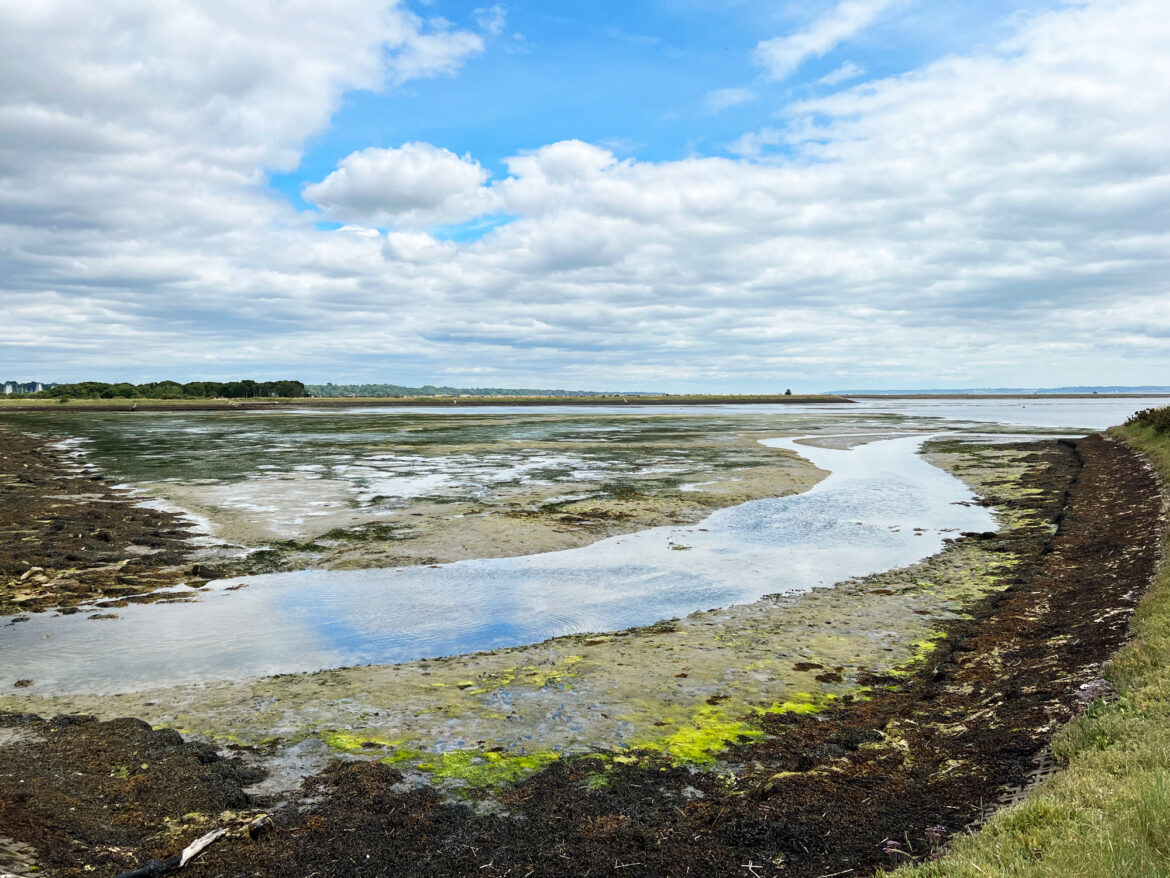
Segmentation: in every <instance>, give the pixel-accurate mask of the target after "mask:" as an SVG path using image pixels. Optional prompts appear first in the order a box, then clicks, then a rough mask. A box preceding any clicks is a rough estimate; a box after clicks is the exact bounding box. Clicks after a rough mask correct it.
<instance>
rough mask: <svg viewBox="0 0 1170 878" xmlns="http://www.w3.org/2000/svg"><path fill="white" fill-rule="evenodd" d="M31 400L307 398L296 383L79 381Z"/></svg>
mask: <svg viewBox="0 0 1170 878" xmlns="http://www.w3.org/2000/svg"><path fill="white" fill-rule="evenodd" d="M28 396H29V397H32V398H34V399H38V398H39V399H252V398H253V397H271V396H277V397H302V396H308V393H307V392H306V391H305V385H304V384H302V383H301V382H300V381H252V380H251V379H244V380H243V381H188V382H187V383H186V384H180V383H179V382H178V381H148V382H147V383H145V384H130V383H128V382H125V381H123V382H121V383H119V384H107V383H105V382H103V381H80V382H78V383H76V384H54V385H53V386H52V387H50V388H48V389H47V390H43V391H41V392H40V393H30V394H28Z"/></svg>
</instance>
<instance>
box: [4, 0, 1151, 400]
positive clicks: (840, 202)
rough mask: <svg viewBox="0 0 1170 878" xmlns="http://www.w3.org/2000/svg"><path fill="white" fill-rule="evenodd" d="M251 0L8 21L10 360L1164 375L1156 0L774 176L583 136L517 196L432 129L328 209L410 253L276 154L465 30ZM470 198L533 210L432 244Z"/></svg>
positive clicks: (813, 103) (797, 127) (790, 115)
mask: <svg viewBox="0 0 1170 878" xmlns="http://www.w3.org/2000/svg"><path fill="white" fill-rule="evenodd" d="M237 6H238V4H237ZM237 6H230V7H229V6H227V5H226V4H224V5H223V6H222V7H221V6H216V5H214V4H209V3H203V4H199V5H198V6H192V7H191V8H190V9H188V10H187V11H186V15H187V16H188V18H189V19H190V21H187V20H184V21H183V22H182V23H181V26H180V24H176V23H175V22H174V21H172V20H170V19H167V20H166V22H165V23H167V26H166V27H164V26H163V24H164V19H162V18H160V17H159V16H157V15H156V14H155V10H156V8H157V6H156V5H151V4H145V3H143V4H141V5H138V4H132V3H130V2H129V0H117V2H112V3H110V4H102V5H101V6H100V7H99V6H97V5H95V4H81V3H78V4H77V5H76V6H65V5H60V4H57V5H53V4H49V3H45V4H40V3H38V4H19V5H16V4H9V5H7V6H3V7H0V10H2V12H0V15H2V16H3V20H0V40H4V41H5V45H3V46H0V50H2V51H0V86H2V88H0V128H2V133H3V136H2V137H0V226H2V231H3V234H4V240H5V247H4V248H3V249H2V250H0V278H2V280H0V295H2V296H3V302H4V310H3V316H4V324H5V332H4V333H3V334H0V357H2V358H4V360H5V362H7V363H8V364H9V367H8V368H9V370H10V371H13V374H14V376H15V374H16V373H19V374H28V375H30V377H31V376H32V375H33V374H34V373H35V374H36V375H39V376H40V377H42V379H51V378H54V377H59V378H69V377H81V376H82V374H85V373H89V374H95V375H98V377H101V375H103V374H104V375H111V377H116V376H115V375H112V374H111V371H110V365H109V364H110V363H111V362H114V363H117V364H118V368H117V374H118V375H124V376H127V377H141V378H143V379H145V378H148V377H150V376H151V375H152V374H157V369H158V368H159V367H158V364H159V363H161V362H173V363H175V364H176V369H177V370H179V371H180V374H183V373H185V374H188V375H190V374H196V373H198V374H223V373H224V372H225V371H229V372H239V371H241V370H243V369H249V370H255V369H256V368H257V366H263V367H265V368H271V369H274V370H279V371H289V372H290V373H291V372H295V373H297V374H300V375H304V376H306V377H307V378H312V377H320V378H326V377H344V376H345V375H358V374H360V375H364V376H368V377H370V378H381V379H383V380H392V379H395V378H401V379H403V380H408V379H412V378H417V379H425V378H427V377H428V376H433V375H435V374H439V372H440V370H442V369H453V370H460V369H469V368H475V369H482V370H487V371H484V372H480V373H477V374H479V375H481V376H484V377H481V378H479V379H477V382H476V383H499V384H519V385H522V386H532V385H534V384H540V385H549V384H560V385H566V386H587V387H611V386H625V387H639V386H641V387H647V388H658V387H666V388H667V389H672V388H673V389H683V388H684V387H686V386H688V385H691V386H703V387H712V388H719V387H725V388H743V389H751V388H759V389H767V388H768V387H771V386H772V384H771V382H773V380H774V379H776V380H779V378H782V379H783V380H782V383H781V384H780V386H789V385H795V386H796V387H798V388H802V387H825V386H832V385H835V384H841V383H850V384H857V383H862V384H864V383H879V384H880V383H886V384H891V383H897V384H903V383H906V381H907V380H910V381H914V379H915V378H916V376H923V375H924V374H926V375H929V376H930V377H937V378H939V379H940V381H942V382H944V383H945V382H957V383H966V384H976V385H985V384H1022V385H1028V384H1032V383H1050V384H1056V383H1097V382H1100V381H1108V382H1110V383H1113V382H1116V383H1148V382H1149V380H1150V376H1151V375H1154V374H1158V373H1159V372H1158V370H1164V366H1165V363H1166V362H1167V357H1168V356H1170V323H1167V319H1168V318H1166V317H1165V316H1164V314H1165V313H1166V309H1165V307H1164V305H1165V302H1166V301H1167V298H1168V296H1170V290H1167V281H1166V278H1167V277H1170V255H1168V254H1170V162H1168V161H1167V157H1166V149H1165V137H1164V131H1163V130H1162V129H1163V127H1164V126H1163V123H1162V121H1161V120H1163V119H1165V118H1168V117H1170V90H1168V89H1166V87H1165V86H1164V83H1165V82H1167V81H1170V57H1168V56H1167V54H1166V53H1165V51H1164V46H1165V45H1166V44H1167V42H1168V41H1170V21H1168V20H1167V18H1166V16H1164V15H1162V14H1161V12H1162V3H1161V0H1128V2H1122V0H1098V2H1093V3H1088V4H1080V5H1076V6H1069V7H1062V8H1060V9H1058V10H1055V11H1051V12H1046V13H1043V14H1040V15H1037V16H1035V17H1034V18H1032V19H1031V20H1028V21H1025V22H1023V23H1022V24H1021V25H1020V27H1019V30H1018V32H1017V33H1016V34H1015V35H1014V36H1013V37H1012V39H1011V40H1010V41H1008V42H1007V43H1005V44H1004V45H1002V46H1000V47H997V48H995V49H994V50H990V51H987V52H983V53H980V54H976V55H971V56H967V57H961V56H956V57H950V58H947V59H944V60H941V61H939V62H937V63H934V64H931V65H929V66H927V67H924V68H922V69H920V70H917V71H913V72H911V73H908V74H906V75H903V76H898V77H892V78H887V79H881V80H871V81H868V82H865V83H862V84H858V85H854V86H853V87H852V88H848V89H846V90H843V91H839V92H836V93H834V94H830V95H827V96H825V97H822V98H817V99H812V100H806V101H802V102H799V103H796V104H792V105H790V106H788V107H787V108H785V109H784V110H783V112H782V113H781V114H780V116H779V117H778V118H777V119H776V120H775V121H774V124H773V125H772V126H771V127H770V128H769V129H766V130H763V131H757V132H752V133H751V137H750V138H745V139H743V142H742V144H741V145H742V146H743V149H742V153H743V154H744V155H747V156H754V158H737V159H732V158H717V157H701V156H696V157H692V158H688V159H685V160H680V161H661V162H649V161H641V162H640V161H634V160H631V159H625V160H620V159H618V158H617V157H616V156H615V155H614V154H613V153H612V152H611V151H609V150H607V149H605V148H603V147H601V146H598V145H595V144H589V143H585V142H582V141H576V140H568V141H562V142H559V143H553V144H548V145H545V146H543V147H540V148H538V149H534V150H531V151H528V152H524V153H520V154H517V155H515V156H513V157H511V158H510V159H508V160H507V162H506V170H505V172H503V173H502V174H500V175H498V176H497V178H495V179H492V178H490V177H488V175H487V174H486V171H485V169H484V168H483V167H481V166H480V165H479V164H478V163H477V162H476V160H475V159H474V158H472V157H469V156H458V155H455V154H454V153H452V152H450V151H448V150H446V149H444V148H443V147H442V145H429V144H406V145H404V146H401V147H398V148H397V149H392V150H381V149H379V150H361V151H359V152H357V153H354V154H353V155H350V156H348V157H346V158H345V159H343V160H342V161H341V162H340V163H339V166H338V168H337V170H336V171H335V172H334V173H333V174H331V175H329V176H328V177H326V178H325V179H324V180H321V181H319V182H318V183H315V184H313V186H311V187H309V188H308V189H306V195H307V196H311V197H313V198H314V199H316V200H317V203H319V204H321V205H322V210H324V211H328V212H329V215H330V216H334V217H336V218H337V219H338V220H339V221H341V222H350V223H354V224H357V225H362V226H370V225H384V226H388V227H390V231H389V233H387V234H371V233H370V231H369V230H368V229H364V230H359V229H354V228H348V229H342V230H338V231H320V230H318V229H316V228H315V222H314V221H315V220H316V219H317V218H319V215H317V214H313V213H308V212H303V213H298V212H296V211H295V210H293V209H292V208H291V207H290V206H288V205H287V204H285V203H284V202H282V201H280V200H278V199H276V198H274V197H272V196H271V195H269V194H268V193H267V192H266V190H265V188H264V175H265V169H266V168H272V167H276V166H280V165H282V164H283V166H286V167H287V166H289V164H290V163H292V162H295V160H296V155H297V153H298V151H299V149H300V145H301V143H303V140H304V138H305V137H307V136H309V134H310V133H311V132H312V131H314V130H317V128H318V127H319V126H320V125H321V124H323V120H324V119H326V118H327V117H328V114H329V113H330V112H331V109H332V108H333V107H335V106H336V101H337V99H338V97H339V95H340V94H341V93H342V92H343V91H345V90H346V89H351V88H367V87H369V88H372V87H378V86H379V85H381V84H385V83H392V82H393V81H394V78H395V75H396V74H395V73H394V72H393V70H392V69H391V68H390V67H388V66H387V65H388V63H389V62H388V61H387V56H389V58H390V59H391V60H392V59H393V58H394V57H396V54H395V53H396V52H398V51H400V50H401V48H402V47H404V46H405V45H406V44H407V42H409V38H410V34H412V33H420V34H426V35H429V36H432V37H435V38H439V37H440V36H441V35H442V34H445V33H449V32H451V33H453V32H454V31H451V30H450V29H447V30H442V29H438V30H436V29H434V27H433V26H431V25H428V24H426V23H425V22H421V21H419V20H418V19H416V18H413V17H412V16H410V15H409V14H407V13H406V12H405V11H404V10H403V9H401V8H400V7H396V6H392V7H389V8H386V7H384V6H383V5H381V4H373V3H371V4H364V3H359V2H357V0H350V2H349V5H348V6H346V7H345V9H344V10H343V13H344V14H343V15H342V14H338V13H337V12H336V11H335V10H336V8H337V7H330V8H329V9H328V10H327V11H323V12H321V13H320V14H319V15H318V16H317V17H316V18H313V20H311V21H308V22H299V21H297V22H290V21H287V20H286V18H287V17H285V16H279V15H276V14H275V13H272V11H271V10H270V9H269V8H268V7H267V6H265V5H263V4H258V5H247V6H244V7H239V8H238V9H237ZM184 8H185V7H184ZM312 8H313V7H307V9H309V10H310V12H306V15H309V16H310V17H312V15H313V13H311V9H312ZM208 10H212V11H211V12H209V11H208ZM270 13H271V14H270ZM208 16H212V17H213V18H214V20H215V22H216V25H215V26H210V25H208V26H206V27H203V28H201V27H200V26H199V24H198V23H199V21H201V20H203V19H205V18H207V17H208ZM215 16H218V18H215ZM266 16H268V17H266ZM74 19H77V21H76V22H75V21H74ZM233 28H234V30H233ZM87 29H88V30H89V31H92V32H93V33H96V34H98V35H99V36H100V37H101V39H92V40H91V39H88V38H85V37H84V34H85V32H86V31H87ZM172 31H173V33H172ZM233 33H236V34H240V35H244V34H246V35H248V36H249V38H250V40H244V39H243V36H241V37H240V38H239V39H238V40H233V39H231V38H229V37H230V36H231V34H233ZM189 40H196V44H195V45H192V46H189V47H188V44H187V41H189ZM266 41H270V42H271V45H269V43H268V42H266ZM318 41H319V42H320V47H319V48H316V49H313V47H314V46H316V45H317V43H318ZM58 43H59V44H60V45H58ZM237 43H239V45H237ZM245 44H247V45H245ZM130 47H133V48H130ZM140 47H141V48H140ZM388 47H397V48H388ZM310 49H312V51H310ZM171 51H174V52H175V53H176V54H177V57H178V58H179V60H180V62H181V61H182V59H183V58H184V57H187V56H189V57H190V59H191V60H190V63H189V64H187V65H186V66H183V64H182V63H180V65H179V67H178V68H172V67H171V66H170V65H169V63H164V60H163V59H165V58H167V57H168V53H169V52H171ZM184 53H186V54H184ZM305 55H312V56H313V58H312V60H311V62H306V63H305V65H304V66H305V67H307V68H309V69H307V70H305V69H301V68H300V67H298V66H297V63H294V62H296V61H298V60H300V59H301V56H305ZM42 56H45V57H48V58H49V59H50V60H51V63H48V64H42V65H41V66H40V68H39V69H36V72H35V75H34V73H33V72H31V69H30V67H29V65H32V66H33V67H35V59H36V58H38V57H42ZM152 58H154V59H157V60H156V61H154V62H152V61H151V60H150V59H152ZM209 58H210V59H212V61H211V62H208V61H207V59H209ZM286 66H287V69H285V68H286ZM432 69H433V70H434V71H435V72H436V73H441V72H442V71H441V69H440V68H438V67H436V68H432ZM176 70H179V71H183V72H182V75H180V74H179V73H178V72H176ZM172 89H176V90H179V91H180V92H181V94H180V95H179V97H175V98H172V97H171V96H170V95H171V90H172ZM478 214H490V215H492V216H498V215H506V216H507V217H508V218H509V219H510V221H508V222H504V223H502V224H500V225H499V226H498V227H495V228H494V229H493V230H492V231H490V232H488V233H487V234H485V235H483V236H482V237H479V238H477V239H475V240H469V241H465V242H461V243H456V242H454V241H449V240H448V241H445V240H440V238H441V237H442V234H441V233H440V231H438V230H435V229H433V228H429V227H428V226H429V224H432V223H434V224H445V223H451V222H458V221H459V219H460V218H463V219H471V218H473V217H474V216H475V215H478ZM63 364H64V365H63ZM17 365H19V368H16V367H17ZM492 376H494V378H492Z"/></svg>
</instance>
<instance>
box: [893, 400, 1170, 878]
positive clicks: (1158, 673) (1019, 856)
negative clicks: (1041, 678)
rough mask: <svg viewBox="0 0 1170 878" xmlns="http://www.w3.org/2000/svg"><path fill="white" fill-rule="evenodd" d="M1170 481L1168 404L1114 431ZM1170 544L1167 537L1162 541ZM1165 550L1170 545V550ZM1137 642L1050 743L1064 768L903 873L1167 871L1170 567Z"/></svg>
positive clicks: (1099, 876)
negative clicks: (946, 848) (935, 855)
mask: <svg viewBox="0 0 1170 878" xmlns="http://www.w3.org/2000/svg"><path fill="white" fill-rule="evenodd" d="M1111 432H1112V433H1113V435H1115V436H1116V437H1118V438H1120V439H1123V440H1125V441H1127V442H1129V443H1131V444H1132V445H1134V446H1136V447H1137V448H1139V449H1141V450H1142V451H1144V452H1145V453H1146V455H1147V456H1148V457H1149V458H1150V460H1151V461H1152V462H1153V464H1154V465H1155V466H1156V467H1157V469H1158V470H1159V472H1160V474H1161V476H1162V479H1163V482H1164V483H1170V408H1158V409H1147V410H1145V411H1142V412H1139V413H1138V414H1136V415H1134V417H1132V418H1131V419H1130V420H1129V421H1128V422H1127V423H1126V424H1125V426H1124V427H1120V428H1114V430H1113V431H1111ZM1167 549H1170V545H1167ZM1164 557H1165V551H1164ZM1132 629H1133V641H1132V643H1130V644H1129V645H1128V646H1126V647H1125V648H1124V649H1123V650H1121V652H1120V653H1119V654H1118V655H1117V658H1116V660H1115V661H1114V662H1113V663H1112V664H1111V665H1110V666H1109V667H1108V668H1107V669H1106V670H1105V672H1104V678H1105V679H1104V680H1102V681H1101V683H1100V684H1099V685H1098V686H1095V687H1091V688H1090V689H1088V690H1085V692H1084V698H1085V700H1086V701H1089V702H1090V704H1089V706H1088V709H1087V710H1086V712H1085V713H1084V715H1082V716H1081V717H1080V718H1078V719H1077V720H1075V721H1073V722H1072V723H1070V724H1069V725H1068V726H1066V727H1065V728H1063V729H1062V730H1061V731H1060V732H1058V734H1057V735H1056V738H1055V740H1054V741H1053V745H1052V750H1053V753H1054V755H1055V756H1056V757H1057V758H1058V759H1059V760H1061V761H1062V762H1064V763H1065V765H1066V766H1067V767H1066V770H1065V771H1063V772H1061V773H1060V774H1058V775H1056V776H1055V777H1054V778H1052V779H1051V780H1049V781H1048V782H1047V783H1045V784H1043V785H1042V786H1041V787H1039V788H1038V789H1037V790H1036V792H1035V793H1034V794H1033V795H1032V796H1030V797H1029V798H1028V799H1027V800H1025V801H1024V802H1023V803H1021V804H1019V805H1016V806H1013V807H1011V808H1007V809H1005V810H1003V811H1001V812H1000V813H998V814H997V815H996V816H995V817H994V818H992V819H991V820H990V821H989V822H988V823H987V825H986V826H985V827H984V828H983V829H982V830H981V831H979V832H977V833H974V834H971V835H967V836H962V837H960V838H958V839H956V841H955V843H954V846H953V848H952V849H951V851H950V852H949V853H948V854H947V855H946V856H945V857H943V858H941V859H938V860H936V861H930V862H925V863H920V864H918V865H915V866H907V867H904V868H902V869H899V870H898V871H896V872H894V873H891V874H893V875H896V876H897V878H975V876H987V875H997V876H1011V878H1015V876H1019V878H1024V876H1027V878H1066V876H1068V875H1077V876H1078V878H1117V876H1132V878H1146V876H1148V878H1155V876H1165V875H1170V565H1167V564H1166V563H1165V561H1164V562H1163V565H1162V568H1161V570H1160V572H1159V574H1158V576H1157V577H1156V579H1155V581H1154V583H1153V584H1152V586H1151V588H1150V591H1149V593H1148V594H1147V595H1146V597H1145V599H1144V600H1143V602H1142V604H1141V606H1140V607H1139V609H1138V611H1137V612H1136V614H1135V615H1134V617H1133V621H1132Z"/></svg>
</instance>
